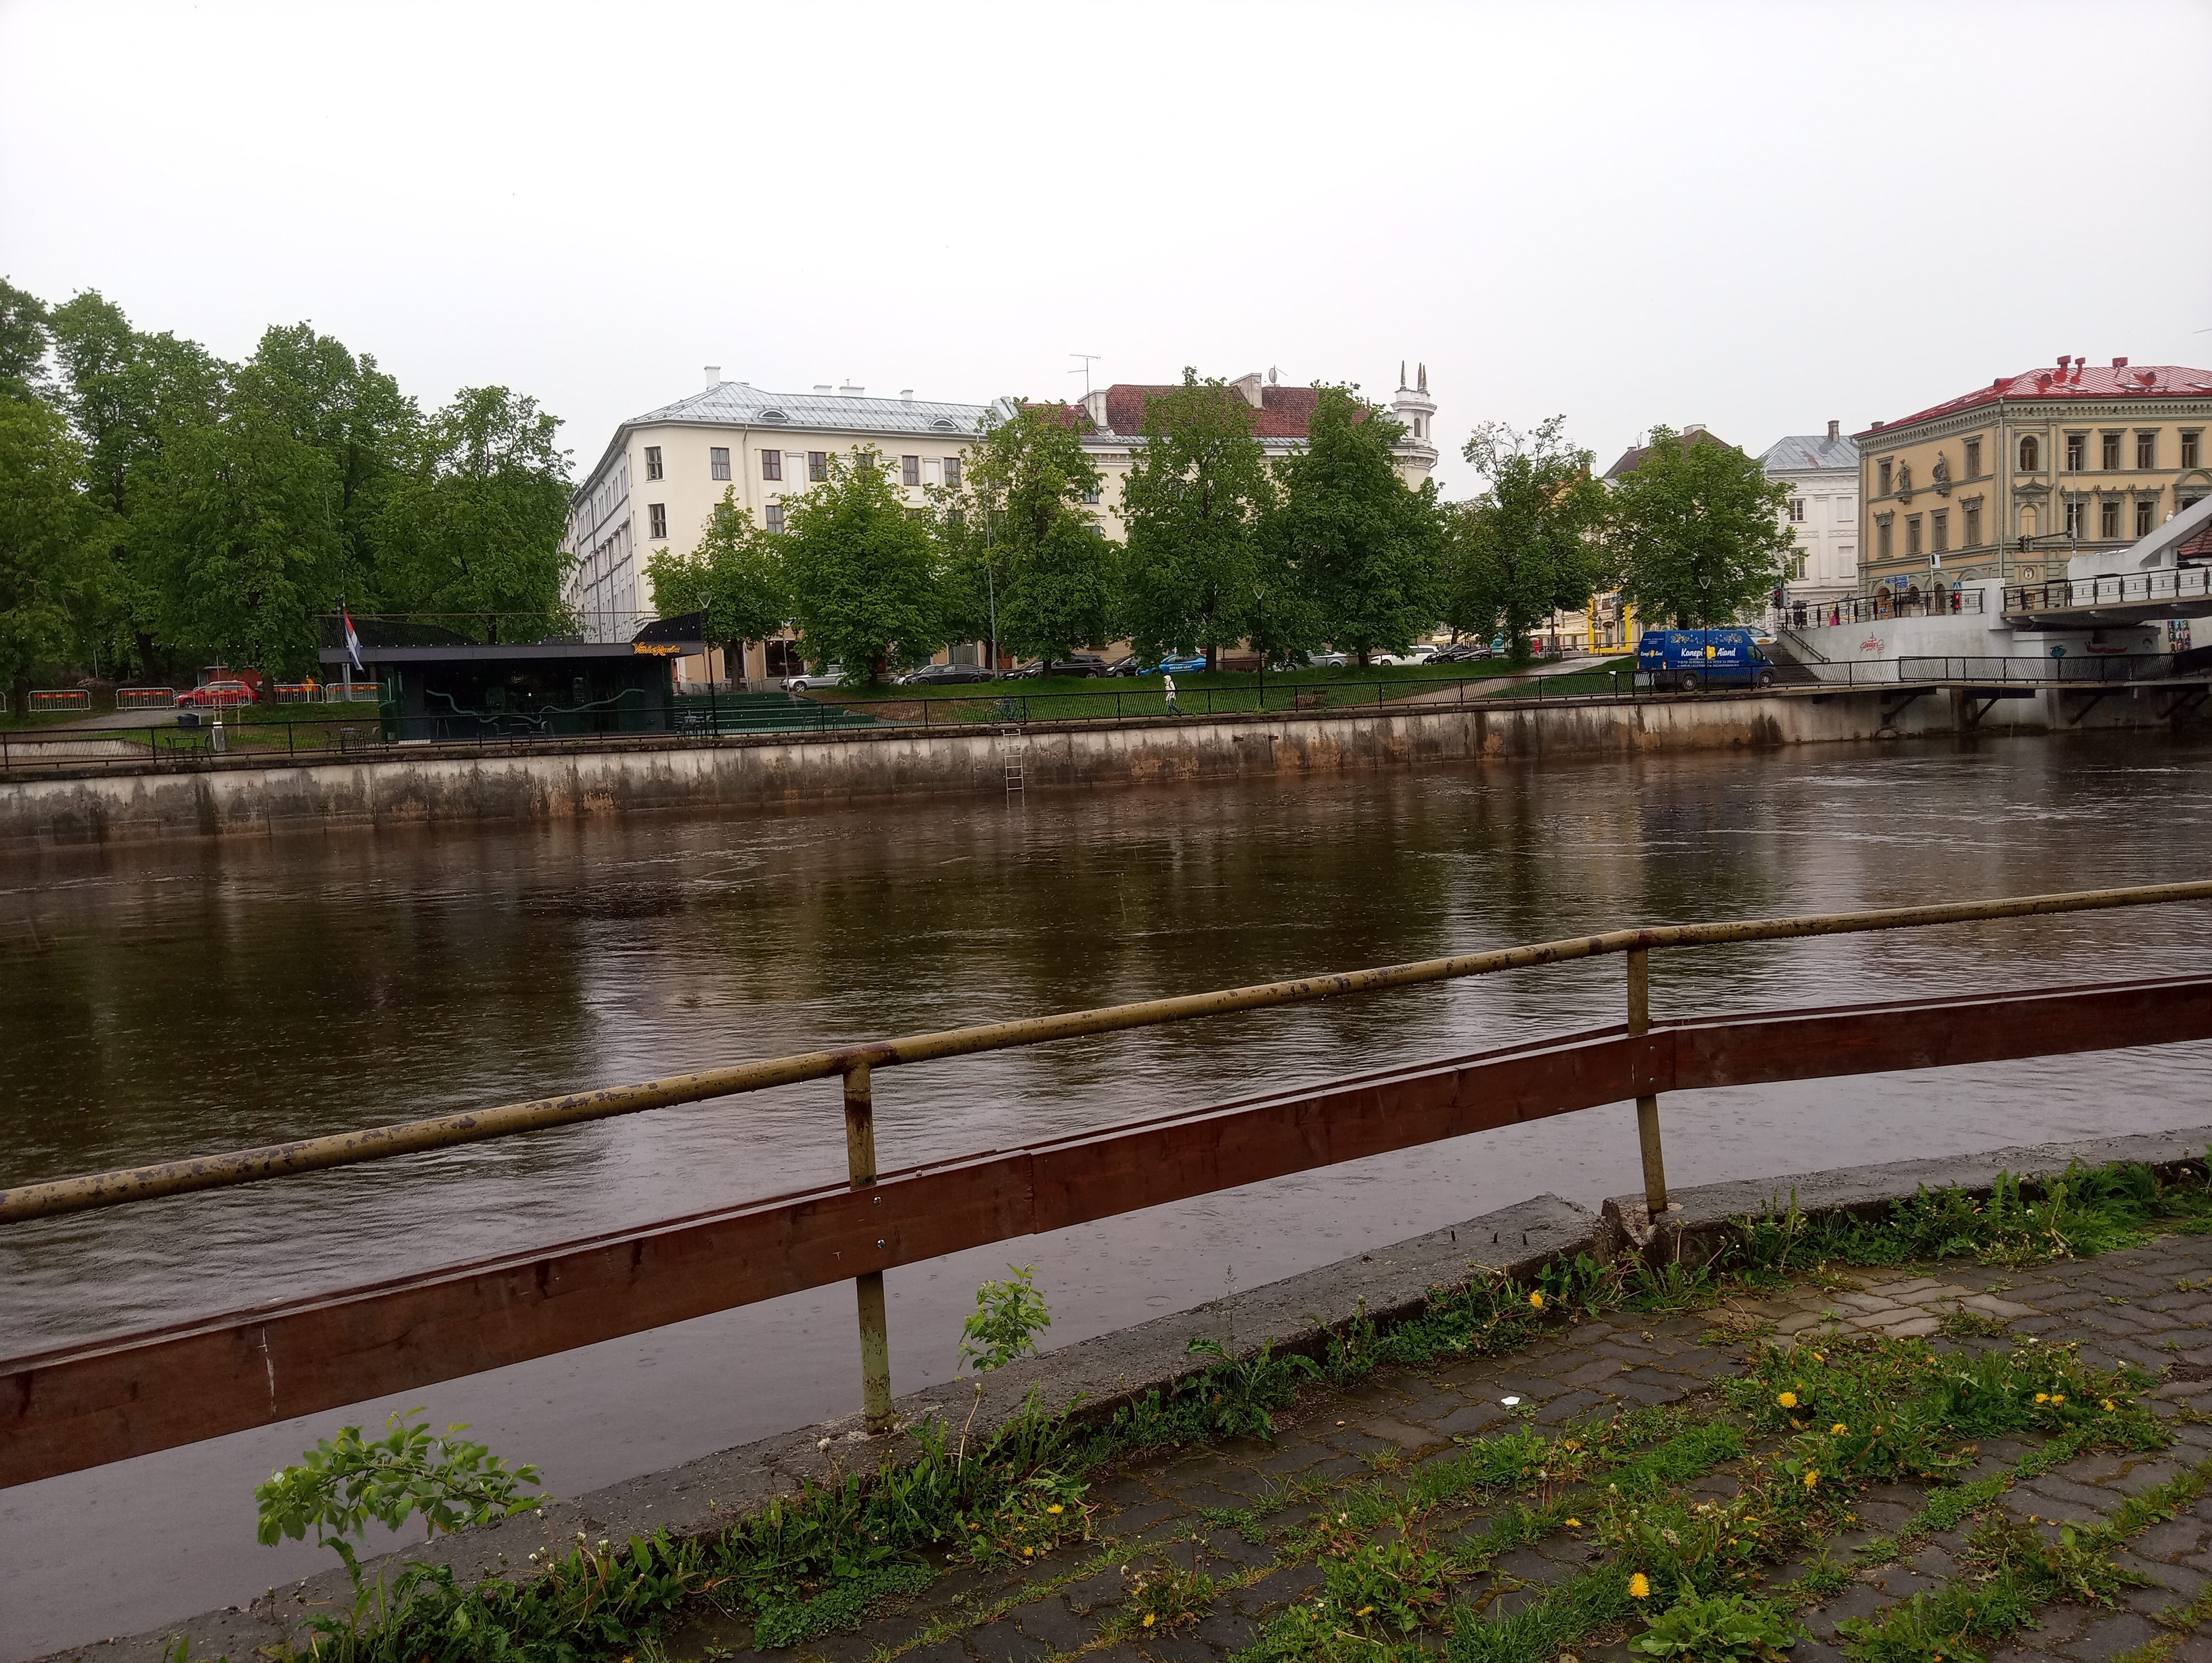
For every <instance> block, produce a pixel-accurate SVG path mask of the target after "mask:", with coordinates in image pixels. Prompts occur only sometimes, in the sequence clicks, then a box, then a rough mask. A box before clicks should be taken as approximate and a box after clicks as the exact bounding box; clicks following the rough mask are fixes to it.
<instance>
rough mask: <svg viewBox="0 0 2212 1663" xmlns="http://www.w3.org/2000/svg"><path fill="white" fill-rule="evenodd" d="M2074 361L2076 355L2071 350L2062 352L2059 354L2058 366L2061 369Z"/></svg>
mask: <svg viewBox="0 0 2212 1663" xmlns="http://www.w3.org/2000/svg"><path fill="white" fill-rule="evenodd" d="M2072 362H2074V355H2073V354H2072V353H2071V352H2062V353H2060V354H2059V355H2058V367H2059V368H2060V369H2065V368H2066V366H2067V365H2068V364H2070V363H2072Z"/></svg>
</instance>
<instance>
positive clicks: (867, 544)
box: [783, 446, 945, 683]
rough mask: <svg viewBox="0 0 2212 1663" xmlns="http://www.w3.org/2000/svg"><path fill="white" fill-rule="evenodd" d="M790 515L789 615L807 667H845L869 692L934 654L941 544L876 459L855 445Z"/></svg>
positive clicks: (786, 551) (833, 461)
mask: <svg viewBox="0 0 2212 1663" xmlns="http://www.w3.org/2000/svg"><path fill="white" fill-rule="evenodd" d="M785 512H786V515H787V518H786V520H785V530H784V533H783V559H784V568H785V570H786V571H787V574H788V575H789V581H790V590H791V612H792V617H793V621H794V622H795V623H796V624H798V625H799V634H800V636H801V637H803V638H804V641H805V651H806V658H807V661H808V662H809V663H812V664H823V663H836V664H842V665H843V666H844V667H845V673H846V676H847V677H848V679H851V680H854V681H856V682H860V683H872V682H875V681H877V680H878V679H881V678H882V676H883V675H884V673H885V672H886V671H887V670H890V669H893V668H897V667H904V666H907V665H910V664H918V663H921V662H922V661H926V660H927V658H928V657H929V656H930V655H931V654H933V652H935V651H936V650H937V647H938V644H939V643H940V642H941V641H943V640H944V638H945V637H944V611H943V601H942V597H941V596H940V594H939V589H938V581H937V579H938V551H937V545H936V543H935V541H934V540H933V539H932V537H931V536H930V531H929V527H928V526H927V524H926V523H925V521H923V520H921V519H920V518H914V517H909V516H908V513H907V510H906V504H905V503H904V501H903V500H902V497H901V496H900V495H899V491H898V488H897V487H896V486H895V485H894V484H891V481H890V474H889V473H888V472H885V470H884V459H883V458H882V457H881V456H880V455H878V454H877V453H876V452H874V451H872V450H866V449H862V448H860V447H858V446H855V447H854V450H853V452H852V454H851V455H850V456H835V455H833V456H831V457H830V458H829V477H828V478H825V479H823V481H822V482H820V483H819V484H816V485H814V486H812V487H811V489H810V490H807V491H806V493H805V495H804V496H799V498H797V499H796V500H795V501H793V502H791V503H789V504H788V506H787V509H786V510H785Z"/></svg>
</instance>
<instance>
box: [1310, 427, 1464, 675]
mask: <svg viewBox="0 0 2212 1663" xmlns="http://www.w3.org/2000/svg"><path fill="white" fill-rule="evenodd" d="M1405 430H1406V429H1405V428H1404V426H1403V424H1401V423H1398V422H1396V421H1394V420H1392V419H1391V418H1390V417H1389V416H1386V415H1384V414H1383V412H1382V411H1378V410H1376V409H1374V408H1372V407H1371V406H1370V405H1365V404H1363V403H1361V402H1360V401H1359V400H1358V399H1356V398H1355V397H1354V396H1353V395H1352V390H1351V389H1350V388H1348V387H1322V389H1321V398H1320V400H1319V402H1318V403H1317V404H1316V407H1315V410H1314V415H1313V421H1312V424H1311V427H1310V429H1309V435H1308V438H1307V442H1306V448H1305V450H1304V452H1303V453H1302V454H1297V455H1294V456H1289V457H1285V458H1284V459H1283V460H1281V461H1279V462H1278V463H1277V464H1276V465H1275V470H1276V477H1277V478H1278V480H1279V484H1280V487H1281V497H1280V506H1279V509H1277V511H1276V512H1275V513H1274V514H1273V515H1270V517H1269V518H1270V533H1271V535H1272V536H1273V539H1275V544H1276V549H1277V558H1278V559H1279V561H1280V562H1281V563H1283V564H1284V565H1285V567H1287V568H1288V569H1290V570H1295V571H1296V572H1297V574H1298V576H1299V581H1300V582H1301V584H1302V585H1303V586H1304V588H1305V589H1306V592H1307V593H1308V594H1309V595H1310V597H1311V600H1312V604H1313V606H1314V608H1315V611H1316V618H1317V621H1318V623H1319V625H1320V627H1321V628H1322V630H1324V631H1325V632H1326V635H1327V638H1328V641H1329V642H1330V643H1333V644H1334V646H1336V647H1337V648H1338V649H1340V650H1341V651H1344V652H1346V653H1351V654H1354V655H1357V656H1358V661H1359V662H1360V663H1361V664H1363V665H1364V664H1365V663H1366V662H1367V661H1368V658H1369V656H1370V655H1371V654H1373V653H1375V652H1376V651H1377V650H1385V651H1391V652H1403V651H1405V650H1406V649H1407V648H1409V647H1411V646H1412V645H1413V637H1415V636H1417V635H1419V634H1420V633H1422V632H1423V631H1424V630H1428V629H1430V628H1431V627H1433V626H1434V624H1436V621H1437V594H1436V583H1437V555H1438V551H1439V549H1440V546H1441V545H1442V543H1443V512H1442V509H1440V508H1439V506H1438V504H1437V493H1436V482H1435V481H1434V480H1426V481H1424V482H1423V484H1422V485H1421V488H1420V489H1419V490H1413V489H1412V488H1410V487H1409V486H1408V485H1407V484H1406V482H1405V480H1404V479H1402V478H1400V477H1399V473H1398V469H1397V462H1396V459H1395V456H1394V455H1393V454H1392V452H1391V447H1392V446H1393V445H1394V444H1395V443H1396V442H1397V441H1398V440H1399V439H1400V438H1401V437H1402V436H1404V434H1405Z"/></svg>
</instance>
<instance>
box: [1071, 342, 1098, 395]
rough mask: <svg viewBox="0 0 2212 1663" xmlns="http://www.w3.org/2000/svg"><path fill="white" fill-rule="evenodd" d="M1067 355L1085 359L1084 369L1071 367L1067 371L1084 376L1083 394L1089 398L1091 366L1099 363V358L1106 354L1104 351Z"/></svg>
mask: <svg viewBox="0 0 2212 1663" xmlns="http://www.w3.org/2000/svg"><path fill="white" fill-rule="evenodd" d="M1067 356H1069V357H1071V358H1080V359H1082V360H1083V368H1082V369H1071V370H1069V371H1068V372H1067V373H1068V374H1069V375H1080V376H1082V377H1083V396H1084V397H1085V398H1086V399H1087V398H1089V397H1090V396H1091V365H1093V364H1095V363H1097V362H1098V360H1099V359H1101V358H1103V357H1104V356H1106V355H1105V354H1104V353H1103V352H1071V353H1069V354H1068V355H1067Z"/></svg>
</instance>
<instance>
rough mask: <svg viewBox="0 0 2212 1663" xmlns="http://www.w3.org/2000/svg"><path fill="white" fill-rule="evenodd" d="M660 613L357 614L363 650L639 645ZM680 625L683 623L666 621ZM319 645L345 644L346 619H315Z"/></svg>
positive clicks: (334, 646) (356, 629)
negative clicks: (639, 637)
mask: <svg viewBox="0 0 2212 1663" xmlns="http://www.w3.org/2000/svg"><path fill="white" fill-rule="evenodd" d="M662 621H664V620H663V619H662V618H661V617H660V614H659V613H658V612H635V611H625V612H585V611H572V610H569V609H568V608H565V607H562V608H556V609H555V610H553V611H551V612H356V613H355V614H354V615H353V627H354V634H355V635H356V637H358V639H359V640H360V642H361V644H362V647H363V648H374V647H463V646H474V647H485V646H508V647H513V646H574V645H579V644H592V645H601V646H605V645H611V644H614V643H620V642H625V641H635V639H636V638H637V637H638V636H639V635H640V634H641V632H643V631H644V630H646V629H647V626H649V625H651V624H656V623H659V622H662ZM667 621H670V622H677V621H680V620H667ZM316 629H317V635H318V638H319V643H320V645H322V646H323V647H325V648H327V649H331V650H333V651H335V650H337V649H341V648H343V647H344V646H345V644H346V638H345V620H344V619H343V618H339V617H337V616H335V615H331V614H325V615H324V616H323V617H321V618H318V619H317V620H316Z"/></svg>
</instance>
